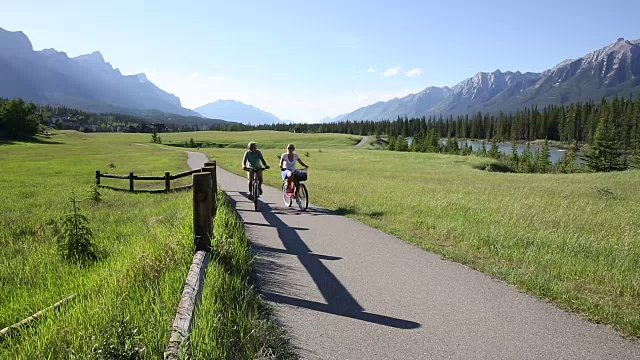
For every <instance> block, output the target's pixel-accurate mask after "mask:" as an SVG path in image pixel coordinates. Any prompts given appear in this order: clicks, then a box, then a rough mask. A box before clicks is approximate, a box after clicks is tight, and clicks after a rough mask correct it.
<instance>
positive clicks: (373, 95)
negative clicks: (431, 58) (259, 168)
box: [147, 71, 420, 122]
mask: <svg viewBox="0 0 640 360" xmlns="http://www.w3.org/2000/svg"><path fill="white" fill-rule="evenodd" d="M147 77H148V79H149V80H150V81H152V82H153V83H154V84H156V85H157V86H159V87H160V88H161V89H163V90H165V91H167V92H170V93H173V94H175V95H176V96H178V97H179V98H180V100H181V101H182V105H183V106H184V107H186V108H190V109H194V108H196V107H199V106H202V105H205V104H208V103H211V102H214V101H216V100H219V99H233V100H237V101H242V102H244V103H246V104H251V105H253V106H256V107H258V108H260V109H262V110H265V111H268V112H271V113H273V114H274V115H276V116H277V117H279V118H280V119H291V120H294V121H296V122H314V121H317V120H318V119H321V118H323V117H325V116H327V115H328V116H332V117H333V116H337V115H341V114H345V113H349V112H351V111H353V110H355V109H357V108H360V107H363V106H367V105H371V104H373V103H375V102H377V101H387V100H390V99H392V98H395V97H401V96H405V95H408V94H409V93H412V92H413V93H415V92H417V91H420V89H409V88H402V89H398V90H395V91H385V92H376V91H361V90H349V91H343V92H329V93H298V92H295V91H294V92H286V91H285V92H284V93H283V91H282V90H281V89H273V88H261V87H259V86H255V84H252V83H249V82H246V81H243V80H240V79H234V78H231V77H229V76H224V75H215V76H212V75H206V74H202V73H198V72H192V73H178V72H161V71H149V72H147Z"/></svg>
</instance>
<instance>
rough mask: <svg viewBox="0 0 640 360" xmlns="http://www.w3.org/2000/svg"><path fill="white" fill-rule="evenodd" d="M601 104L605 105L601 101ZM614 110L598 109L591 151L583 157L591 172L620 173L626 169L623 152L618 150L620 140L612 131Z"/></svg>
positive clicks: (613, 130)
mask: <svg viewBox="0 0 640 360" xmlns="http://www.w3.org/2000/svg"><path fill="white" fill-rule="evenodd" d="M603 103H605V102H604V101H603ZM607 110H608V111H607ZM615 110H616V109H615V108H614V107H613V106H611V109H600V111H601V114H600V122H599V123H598V128H597V130H596V135H595V140H594V143H593V146H592V147H591V151H589V153H588V154H587V155H586V156H585V161H586V163H587V166H588V167H589V168H590V169H591V170H593V171H597V172H600V171H604V172H608V171H620V170H624V169H626V166H625V164H624V159H623V155H624V153H623V151H622V150H621V149H620V142H621V139H619V138H616V131H615V129H614V121H615V120H614V117H615Z"/></svg>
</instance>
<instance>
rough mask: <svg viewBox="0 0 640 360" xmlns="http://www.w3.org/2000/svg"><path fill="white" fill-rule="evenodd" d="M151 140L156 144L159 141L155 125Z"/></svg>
mask: <svg viewBox="0 0 640 360" xmlns="http://www.w3.org/2000/svg"><path fill="white" fill-rule="evenodd" d="M151 142H152V143H154V144H157V143H158V131H157V130H156V128H155V127H154V128H153V133H151Z"/></svg>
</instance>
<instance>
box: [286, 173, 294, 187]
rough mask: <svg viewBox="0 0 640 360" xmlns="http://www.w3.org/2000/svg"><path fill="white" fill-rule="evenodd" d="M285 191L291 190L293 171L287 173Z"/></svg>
mask: <svg viewBox="0 0 640 360" xmlns="http://www.w3.org/2000/svg"><path fill="white" fill-rule="evenodd" d="M287 191H289V192H293V171H289V173H288V174H287Z"/></svg>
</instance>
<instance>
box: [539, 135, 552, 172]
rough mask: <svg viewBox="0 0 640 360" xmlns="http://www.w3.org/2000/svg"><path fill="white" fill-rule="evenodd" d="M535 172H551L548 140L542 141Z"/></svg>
mask: <svg viewBox="0 0 640 360" xmlns="http://www.w3.org/2000/svg"><path fill="white" fill-rule="evenodd" d="M537 160H538V161H537V170H538V172H539V173H547V172H550V171H551V153H550V152H549V140H547V139H544V145H543V146H542V151H541V152H540V153H539V155H538V159H537Z"/></svg>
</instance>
